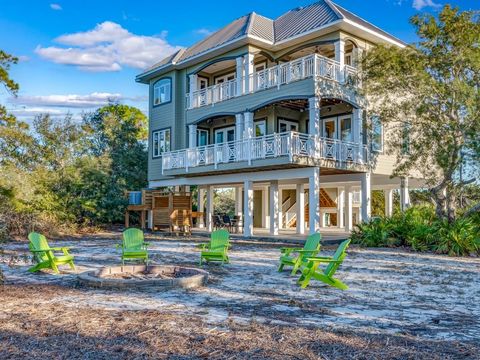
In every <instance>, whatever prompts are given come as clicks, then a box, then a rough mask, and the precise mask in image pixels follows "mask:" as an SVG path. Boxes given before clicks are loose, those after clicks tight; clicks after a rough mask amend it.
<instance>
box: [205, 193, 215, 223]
mask: <svg viewBox="0 0 480 360" xmlns="http://www.w3.org/2000/svg"><path fill="white" fill-rule="evenodd" d="M206 207H207V208H206V214H205V220H206V221H207V230H208V231H209V232H211V231H212V230H213V223H212V215H213V186H211V185H208V186H207V206H206Z"/></svg>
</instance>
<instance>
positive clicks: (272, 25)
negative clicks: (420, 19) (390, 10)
mask: <svg viewBox="0 0 480 360" xmlns="http://www.w3.org/2000/svg"><path fill="white" fill-rule="evenodd" d="M342 21H343V22H349V23H350V24H353V25H354V26H356V27H357V28H358V27H360V28H363V29H366V31H370V32H373V33H376V34H379V35H380V36H381V37H383V38H384V39H386V40H387V41H391V42H393V43H396V44H401V45H404V44H405V43H403V42H402V41H401V40H399V39H397V38H396V37H394V36H392V35H390V34H388V33H387V32H385V31H383V30H381V29H380V28H378V27H376V26H375V25H372V24H371V23H369V22H368V21H366V20H364V19H362V18H360V17H358V16H357V15H355V14H353V13H351V12H350V11H348V10H346V9H344V8H342V7H341V6H339V5H337V4H335V3H333V2H332V1H331V0H320V1H318V2H316V3H313V4H311V5H308V6H305V7H299V8H296V9H292V10H290V11H288V12H286V13H285V14H283V15H281V16H280V17H278V18H277V19H275V20H272V19H269V18H267V17H264V16H262V15H259V14H256V13H254V12H252V13H250V14H247V15H244V16H242V17H240V18H238V19H236V20H234V21H233V22H231V23H230V24H228V25H226V26H225V27H223V28H222V29H220V30H218V31H216V32H215V33H213V34H212V35H210V36H208V37H206V38H205V39H203V40H201V41H199V42H197V43H196V44H194V45H192V46H191V47H189V48H187V49H182V50H179V51H177V52H175V53H174V54H172V55H170V56H168V57H167V58H165V59H163V60H162V61H160V62H159V63H157V64H155V65H153V66H152V67H150V68H149V69H147V70H146V71H145V72H144V73H142V74H140V75H138V76H137V80H140V79H141V78H143V77H144V76H147V75H149V74H151V73H152V72H156V71H157V70H161V69H166V68H169V67H170V66H173V65H175V64H181V63H183V62H187V61H188V60H190V59H192V58H194V57H196V56H200V55H202V54H205V53H208V52H210V51H213V50H214V49H219V48H221V47H223V46H226V45H227V44H230V43H235V42H236V41H240V40H241V39H247V38H250V39H255V40H258V41H261V42H264V43H266V44H268V45H276V44H278V43H281V42H285V41H288V40H290V39H293V38H295V37H298V36H302V35H303V34H306V33H309V32H312V31H315V30H316V29H320V28H324V27H328V26H330V25H332V26H333V25H334V24H337V23H339V22H342Z"/></svg>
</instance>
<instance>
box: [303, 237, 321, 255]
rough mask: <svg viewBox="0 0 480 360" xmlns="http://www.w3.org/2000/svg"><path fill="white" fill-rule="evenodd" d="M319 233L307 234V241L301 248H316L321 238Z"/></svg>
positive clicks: (313, 249)
mask: <svg viewBox="0 0 480 360" xmlns="http://www.w3.org/2000/svg"><path fill="white" fill-rule="evenodd" d="M321 238H322V237H321V235H320V233H315V234H312V235H309V236H308V237H307V241H306V242H305V245H304V246H303V250H312V251H315V250H318V248H319V246H320V239H321Z"/></svg>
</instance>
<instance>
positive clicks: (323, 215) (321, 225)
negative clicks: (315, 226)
mask: <svg viewBox="0 0 480 360" xmlns="http://www.w3.org/2000/svg"><path fill="white" fill-rule="evenodd" d="M319 214H320V228H324V227H325V212H324V211H323V212H322V207H319Z"/></svg>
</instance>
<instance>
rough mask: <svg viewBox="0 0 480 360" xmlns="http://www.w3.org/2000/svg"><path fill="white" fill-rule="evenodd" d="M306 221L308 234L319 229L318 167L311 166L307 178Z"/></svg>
mask: <svg viewBox="0 0 480 360" xmlns="http://www.w3.org/2000/svg"><path fill="white" fill-rule="evenodd" d="M308 210H309V212H308V217H309V219H308V222H309V227H310V229H309V231H310V234H314V233H316V232H318V231H319V230H320V229H319V228H320V169H319V168H317V167H315V168H312V175H310V177H309V179H308Z"/></svg>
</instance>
